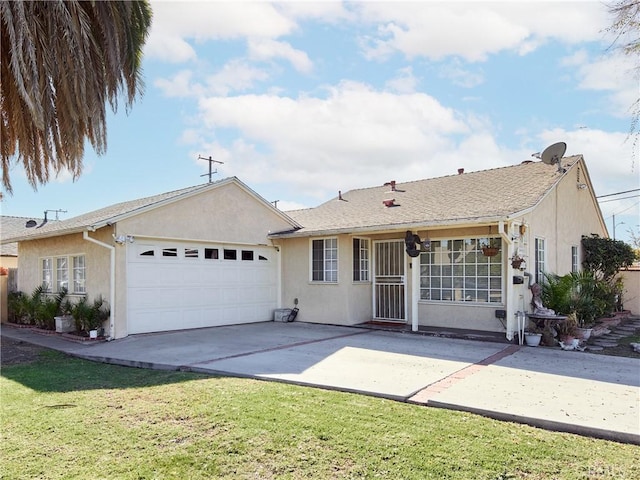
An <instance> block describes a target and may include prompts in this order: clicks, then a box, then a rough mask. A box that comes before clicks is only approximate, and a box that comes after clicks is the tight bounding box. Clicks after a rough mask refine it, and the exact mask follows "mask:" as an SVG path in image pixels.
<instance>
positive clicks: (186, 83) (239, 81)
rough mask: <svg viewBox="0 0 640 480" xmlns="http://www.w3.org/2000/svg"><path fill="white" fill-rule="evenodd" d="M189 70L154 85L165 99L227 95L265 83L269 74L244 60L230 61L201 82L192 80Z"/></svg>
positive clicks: (203, 77)
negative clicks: (258, 83)
mask: <svg viewBox="0 0 640 480" xmlns="http://www.w3.org/2000/svg"><path fill="white" fill-rule="evenodd" d="M193 77H194V75H193V72H192V71H191V70H182V71H180V72H178V73H176V74H175V75H174V76H173V77H171V78H169V79H166V78H159V79H157V80H156V81H155V82H154V85H155V86H156V87H158V88H160V89H161V90H162V91H163V93H164V94H165V95H166V96H167V97H196V98H199V97H202V96H206V95H228V94H230V93H232V92H242V91H245V90H248V89H250V88H253V87H254V86H255V84H256V83H257V82H261V81H265V80H267V79H268V78H269V74H268V73H267V72H266V71H264V70H262V69H259V68H256V67H252V66H251V65H249V64H248V63H247V62H246V61H244V60H239V59H236V60H232V61H230V62H228V63H226V64H225V65H224V66H223V67H222V68H221V69H220V70H219V71H217V72H216V73H214V74H211V75H207V76H205V75H204V74H201V77H202V78H201V79H200V80H201V81H200V82H198V81H194V80H193Z"/></svg>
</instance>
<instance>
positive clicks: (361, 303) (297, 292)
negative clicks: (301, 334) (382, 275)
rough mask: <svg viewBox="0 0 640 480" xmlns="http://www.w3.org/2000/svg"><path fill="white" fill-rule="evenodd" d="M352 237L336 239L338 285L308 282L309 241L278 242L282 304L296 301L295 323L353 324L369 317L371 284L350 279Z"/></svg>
mask: <svg viewBox="0 0 640 480" xmlns="http://www.w3.org/2000/svg"><path fill="white" fill-rule="evenodd" d="M352 238H353V237H351V236H349V235H340V236H338V282H337V283H322V282H311V281H310V265H309V251H310V241H309V239H308V238H293V239H280V240H278V241H277V243H278V244H279V245H280V246H281V248H282V252H281V254H282V305H283V307H292V306H293V302H294V299H295V298H297V299H298V301H299V304H298V307H299V308H300V312H299V314H298V318H297V320H300V321H303V322H312V323H326V324H342V325H354V324H358V323H363V322H366V321H368V320H371V318H372V313H371V310H372V290H371V283H370V282H363V283H354V282H353V280H352V271H353V270H352V268H351V265H352V260H353V258H352V248H353V247H352Z"/></svg>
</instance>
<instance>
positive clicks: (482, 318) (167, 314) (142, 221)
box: [9, 156, 607, 339]
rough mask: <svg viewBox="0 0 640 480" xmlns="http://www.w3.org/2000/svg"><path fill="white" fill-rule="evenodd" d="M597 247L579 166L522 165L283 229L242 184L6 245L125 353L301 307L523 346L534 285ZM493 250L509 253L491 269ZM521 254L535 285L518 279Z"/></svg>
mask: <svg viewBox="0 0 640 480" xmlns="http://www.w3.org/2000/svg"><path fill="white" fill-rule="evenodd" d="M407 233H409V235H407ZM590 234H598V235H600V236H607V231H606V227H605V224H604V221H603V219H602V215H601V212H600V209H599V207H598V204H597V202H596V198H595V195H594V192H593V188H592V185H591V181H590V179H589V175H588V173H587V169H586V166H585V163H584V160H583V158H582V156H573V157H568V158H564V159H562V169H558V167H557V166H549V165H546V164H543V163H541V162H523V163H522V164H520V165H515V166H510V167H503V168H496V169H492V170H485V171H480V172H473V173H460V174H458V175H452V176H447V177H441V178H434V179H428V180H420V181H414V182H408V183H402V184H396V183H395V182H388V183H387V184H385V185H384V186H379V187H373V188H366V189H359V190H353V191H350V192H347V193H342V194H339V195H338V197H337V198H335V199H333V200H330V201H328V202H326V203H324V204H322V205H320V206H318V207H316V208H311V209H305V210H299V211H293V212H287V213H283V212H281V211H279V210H277V209H276V208H274V207H273V206H272V205H271V204H270V203H269V202H267V201H265V200H264V199H262V198H261V197H259V196H258V195H257V194H256V193H255V192H253V191H252V190H251V189H249V188H248V187H247V186H246V185H244V184H243V183H242V182H240V181H239V180H238V179H236V178H230V179H225V180H222V181H219V182H216V183H212V184H205V185H200V186H196V187H191V188H187V189H183V190H178V191H176V192H169V193H166V194H163V195H158V196H155V197H149V198H145V199H141V200H136V201H132V202H125V203H121V204H118V205H114V206H112V207H108V208H105V209H102V210H98V211H95V212H92V213H88V214H85V215H81V216H79V217H75V218H72V219H69V220H64V221H60V222H56V223H53V224H51V225H49V226H47V225H45V226H43V227H42V228H40V229H38V230H32V231H30V232H29V233H28V234H24V235H21V236H18V237H15V238H11V239H9V240H11V241H19V242H20V284H19V287H20V290H22V291H31V290H32V289H33V288H34V287H35V286H37V285H39V284H44V285H45V286H47V287H48V288H49V289H50V290H51V291H56V290H57V289H59V288H61V287H62V286H66V287H67V288H68V289H69V291H70V293H71V294H72V296H73V295H85V294H86V295H88V296H89V297H95V296H96V295H99V294H100V295H103V296H104V297H105V298H108V299H109V303H110V305H111V306H112V308H111V312H112V317H111V320H110V325H109V327H110V328H109V332H110V335H111V336H112V337H114V338H121V337H124V336H126V335H129V334H134V333H144V332H153V331H164V330H175V329H183V328H198V327H205V326H213V325H227V324H234V323H246V322H256V321H265V320H270V319H272V318H273V310H274V309H275V308H280V307H281V306H288V307H291V306H293V305H294V304H295V303H296V301H297V302H298V304H299V307H300V313H299V316H298V319H299V320H302V321H307V322H317V323H330V324H341V325H355V324H360V323H365V322H368V321H371V320H381V321H391V322H398V323H409V324H411V326H412V329H413V330H418V328H419V327H420V326H432V327H443V328H463V329H473V330H483V331H492V332H504V333H505V334H506V336H507V338H510V339H511V338H513V333H514V331H515V330H516V320H515V313H516V312H517V311H527V310H528V305H529V302H530V294H529V291H528V288H527V287H528V284H529V277H530V278H531V281H539V280H540V278H541V277H542V274H543V272H554V273H559V274H563V273H566V272H569V271H571V270H572V269H579V268H580V263H581V261H580V259H581V256H582V252H581V243H580V240H581V237H582V235H590ZM407 237H408V238H407ZM417 237H419V239H418V238H417ZM407 239H408V240H409V242H408V243H409V247H411V248H409V251H410V252H411V253H412V254H413V255H415V256H409V255H408V254H407V241H406V240H407ZM416 240H419V241H418V242H417V243H416V245H411V243H412V242H413V241H416ZM483 242H485V243H495V244H496V245H497V246H498V247H499V252H498V253H497V254H496V255H495V256H485V255H484V254H483V253H482V251H481V249H480V244H481V243H483ZM516 254H517V255H519V256H520V257H523V258H524V260H525V262H526V267H525V270H524V271H522V270H520V269H515V268H513V266H512V264H511V258H512V257H513V256H514V255H516ZM527 275H529V277H528V276H527Z"/></svg>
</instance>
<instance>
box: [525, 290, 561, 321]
mask: <svg viewBox="0 0 640 480" xmlns="http://www.w3.org/2000/svg"><path fill="white" fill-rule="evenodd" d="M530 288H531V295H533V298H532V299H531V309H532V310H533V313H534V314H535V315H549V316H552V315H555V314H556V312H555V310H551V309H550V308H547V307H545V306H544V305H543V304H542V298H541V296H540V295H541V294H542V287H541V286H540V285H539V284H538V283H534V284H533V285H531V287H530Z"/></svg>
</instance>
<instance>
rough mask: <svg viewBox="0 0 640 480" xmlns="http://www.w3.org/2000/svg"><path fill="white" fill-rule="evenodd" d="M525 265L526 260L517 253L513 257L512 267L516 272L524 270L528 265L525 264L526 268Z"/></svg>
mask: <svg viewBox="0 0 640 480" xmlns="http://www.w3.org/2000/svg"><path fill="white" fill-rule="evenodd" d="M523 264H524V258H522V257H521V256H520V255H518V254H517V253H516V254H515V255H514V256H513V257H511V266H512V267H513V268H515V269H516V270H518V269H522V270H524V269H525V268H526V264H524V266H523Z"/></svg>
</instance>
